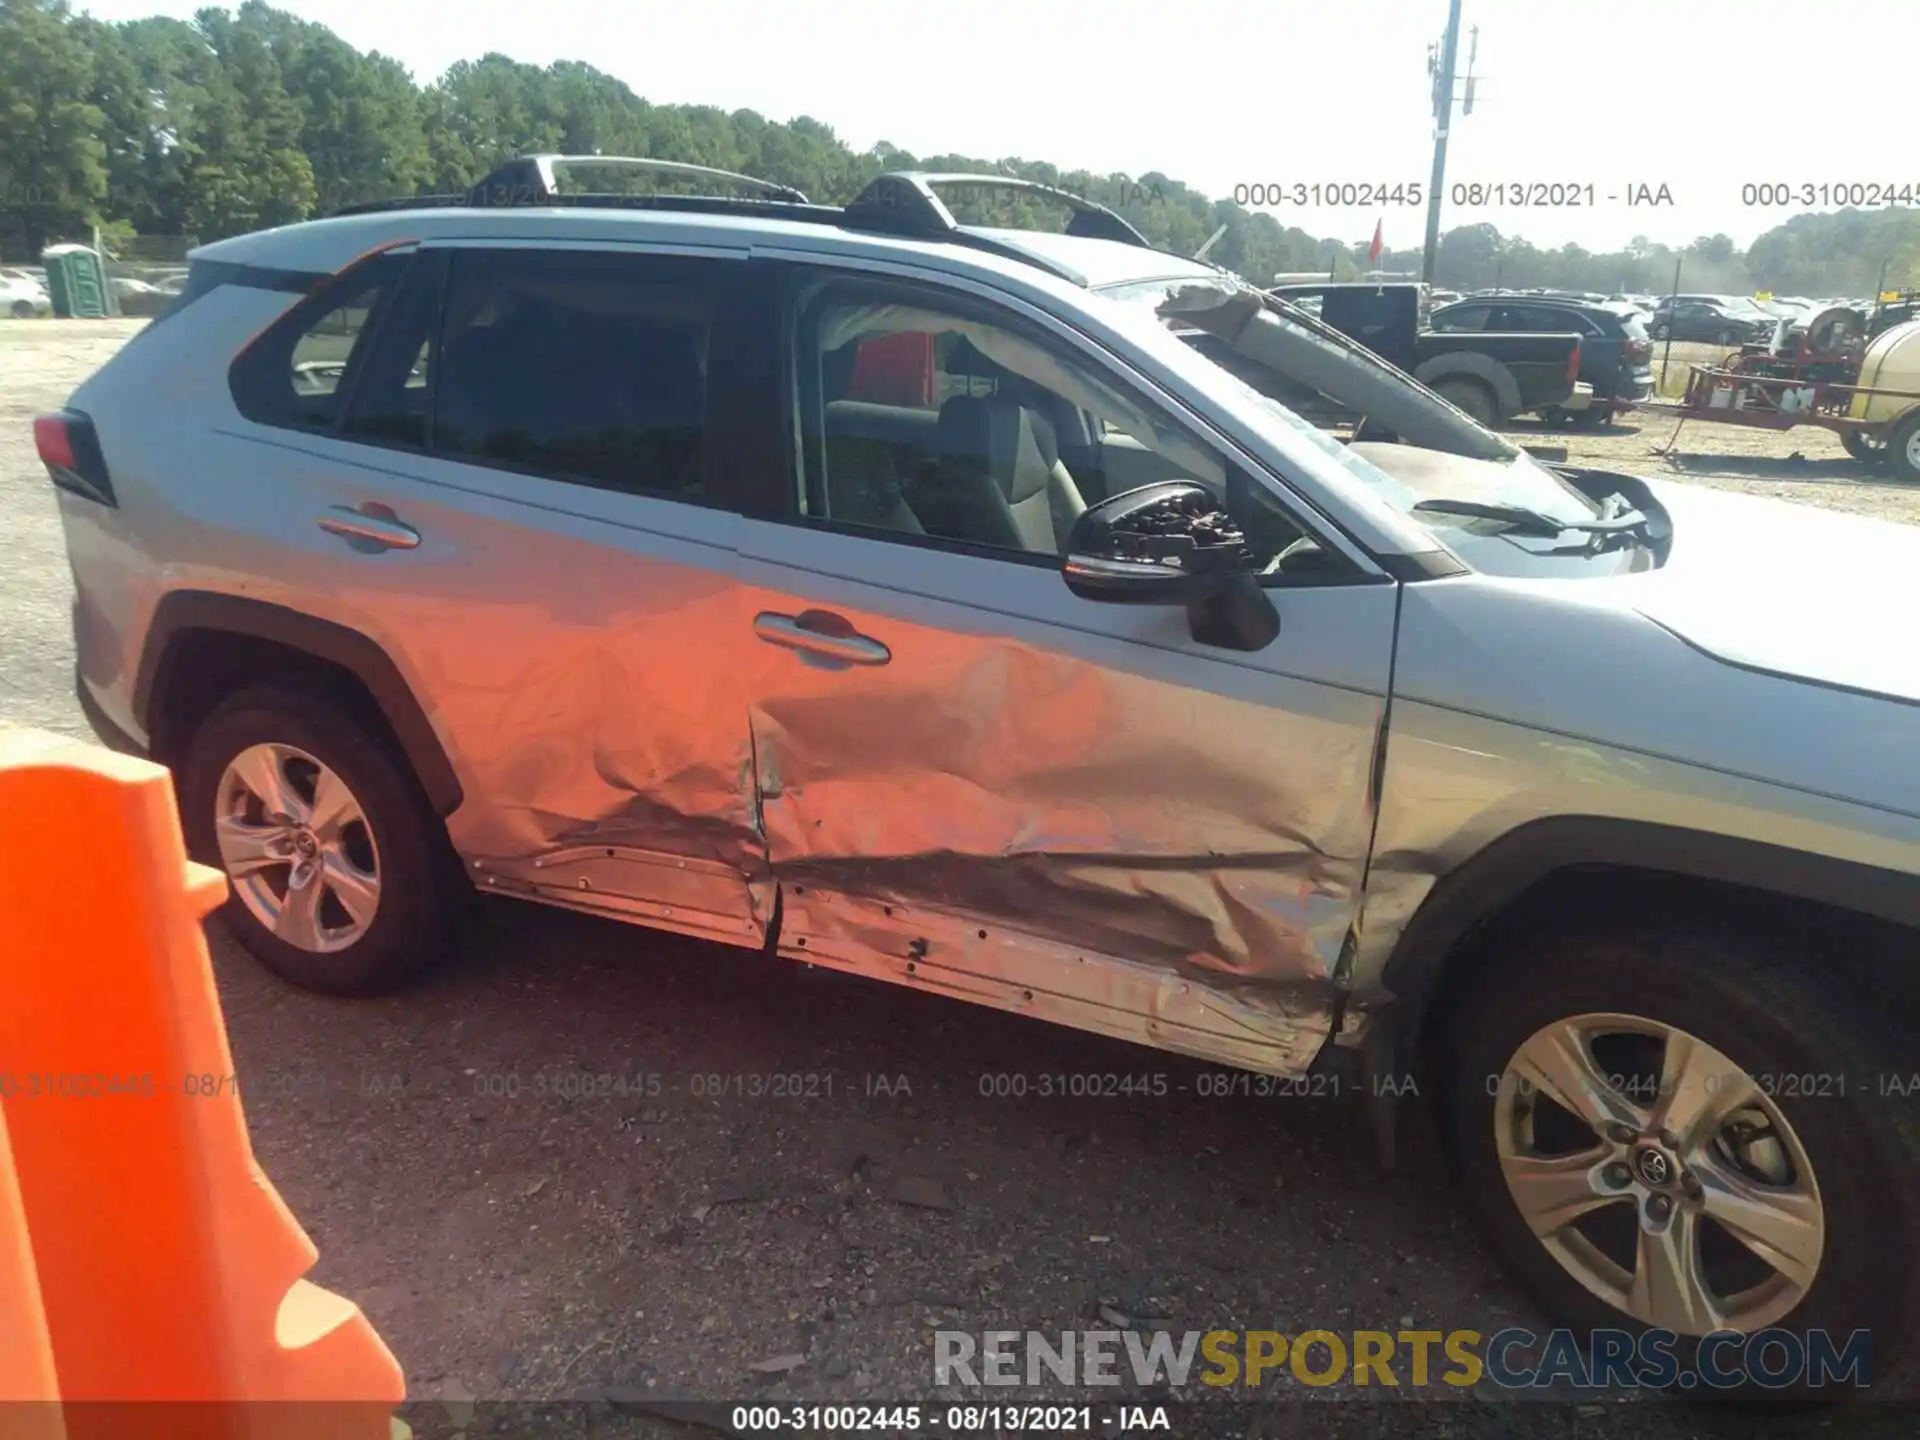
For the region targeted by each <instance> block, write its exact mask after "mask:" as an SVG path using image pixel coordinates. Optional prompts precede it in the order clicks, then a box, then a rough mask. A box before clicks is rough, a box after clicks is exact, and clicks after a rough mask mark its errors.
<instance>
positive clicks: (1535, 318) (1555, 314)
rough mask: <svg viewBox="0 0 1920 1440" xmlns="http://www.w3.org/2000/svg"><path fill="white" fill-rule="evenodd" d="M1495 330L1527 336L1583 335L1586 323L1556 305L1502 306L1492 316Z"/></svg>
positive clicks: (1574, 312) (1570, 311)
mask: <svg viewBox="0 0 1920 1440" xmlns="http://www.w3.org/2000/svg"><path fill="white" fill-rule="evenodd" d="M1493 328H1494V329H1496V330H1518V331H1523V332H1526V333H1529V334H1535V335H1538V334H1553V335H1585V334H1587V333H1588V329H1587V325H1586V322H1584V321H1583V320H1581V318H1580V316H1579V314H1578V313H1577V312H1576V311H1573V310H1565V309H1562V308H1560V307H1559V306H1557V305H1503V306H1501V307H1500V310H1499V313H1497V314H1496V315H1495V316H1494V322H1493Z"/></svg>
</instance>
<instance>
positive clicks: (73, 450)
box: [33, 410, 120, 506]
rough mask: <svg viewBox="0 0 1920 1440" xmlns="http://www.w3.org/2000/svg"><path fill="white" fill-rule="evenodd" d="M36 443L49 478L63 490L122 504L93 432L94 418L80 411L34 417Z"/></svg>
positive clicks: (109, 502) (111, 503)
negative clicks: (115, 491)
mask: <svg viewBox="0 0 1920 1440" xmlns="http://www.w3.org/2000/svg"><path fill="white" fill-rule="evenodd" d="M33 443H34V448H35V449H37V450H38V451H39V452H40V461H41V463H42V464H44V465H45V466H46V467H47V476H48V478H49V479H51V480H52V481H53V483H54V484H55V485H56V486H58V487H59V488H60V489H62V490H65V491H67V492H68V493H69V494H73V495H79V496H81V497H82V498H84V499H87V500H92V501H95V502H97V503H99V504H101V505H115V506H117V505H118V504H119V503H120V501H119V500H118V499H117V498H116V497H115V495H114V493H113V481H112V479H111V478H110V477H109V476H108V475H107V462H106V460H105V458H104V457H103V456H102V455H101V454H100V437H99V436H98V435H96V434H95V433H94V430H93V421H92V420H91V419H89V418H88V417H87V416H85V415H83V414H81V413H80V411H78V410H59V411H56V412H55V413H53V414H51V415H38V416H35V417H34V421H33Z"/></svg>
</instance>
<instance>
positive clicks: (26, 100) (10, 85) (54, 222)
mask: <svg viewBox="0 0 1920 1440" xmlns="http://www.w3.org/2000/svg"><path fill="white" fill-rule="evenodd" d="M94 76H95V57H94V52H93V51H92V50H91V49H90V48H89V47H88V45H87V41H86V31H85V30H83V29H82V28H81V27H80V26H79V25H76V24H75V23H74V20H73V17H72V14H71V12H70V11H69V10H68V8H67V6H66V4H65V0H0V245H4V246H6V248H8V249H16V248H17V249H19V250H23V251H26V252H28V253H32V254H38V253H39V250H40V248H41V247H42V246H43V245H45V244H46V243H47V242H48V241H49V240H50V239H53V238H56V237H58V236H62V235H76V234H80V233H82V232H83V231H84V230H85V229H86V227H88V226H90V225H91V224H92V223H93V222H94V221H96V220H98V219H101V218H104V217H103V216H102V214H101V211H102V208H103V206H104V205H105V203H106V201H107V198H108V176H107V145H106V142H105V141H104V140H103V139H102V138H101V135H102V131H103V130H104V128H105V126H106V121H107V117H106V115H105V113H104V112H103V111H102V110H101V109H100V107H99V106H98V105H96V104H94V103H93V101H92V99H91V98H90V97H91V96H92V95H93V94H94V90H95V86H94Z"/></svg>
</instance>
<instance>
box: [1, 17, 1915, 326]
mask: <svg viewBox="0 0 1920 1440" xmlns="http://www.w3.org/2000/svg"><path fill="white" fill-rule="evenodd" d="M538 151H552V152H560V153H566V154H596V153H598V154H608V155H647V156H657V157H659V158H662V159H672V160H679V161H685V162H690V163H693V164H698V165H708V166H714V167H717V168H720V169H725V170H734V171H739V172H741V173H744V174H749V175H755V176H759V177H761V178H764V179H768V180H775V181H779V182H781V183H783V184H787V185H792V186H795V187H796V188H798V189H800V190H802V191H804V192H805V193H806V194H807V195H808V196H809V197H810V198H812V199H814V200H817V201H822V202H826V203H839V202H844V201H846V200H848V199H851V198H852V196H853V195H855V194H856V193H858V191H859V190H860V188H861V187H862V186H863V185H865V184H866V183H867V181H869V180H871V179H872V178H873V177H874V176H876V175H879V174H881V173H882V172H884V171H887V170H896V169H938V170H969V171H988V172H991V173H998V174H1004V175H1012V176H1017V177H1019V178H1022V179H1028V180H1037V181H1041V182H1043V183H1046V184H1050V185H1056V186H1059V187H1061V188H1064V189H1067V190H1071V191H1074V192H1075V193H1078V194H1081V195H1084V196H1086V197H1087V198H1089V199H1092V200H1097V201H1099V202H1101V203H1102V204H1105V205H1108V206H1109V207H1111V208H1112V209H1115V210H1117V211H1119V212H1120V213H1121V214H1123V215H1125V216H1126V217H1127V218H1128V219H1129V220H1130V221H1131V222H1132V223H1133V224H1134V225H1135V227H1136V228H1138V229H1139V230H1140V231H1141V232H1142V233H1144V234H1145V235H1146V236H1147V237H1148V238H1149V239H1150V240H1152V241H1153V242H1154V243H1155V244H1158V245H1161V246H1164V247H1166V248H1168V249H1172V250H1177V251H1181V252H1183V253H1189V254H1190V253H1192V252H1194V251H1195V250H1197V249H1198V248H1199V247H1200V246H1201V245H1202V244H1203V243H1204V242H1206V241H1207V240H1208V238H1209V237H1211V236H1212V235H1213V234H1214V232H1215V231H1216V230H1221V231H1222V233H1221V234H1220V236H1219V238H1218V240H1216V241H1215V242H1214V244H1213V246H1212V248H1211V249H1210V250H1209V251H1208V258H1209V259H1211V260H1213V261H1215V262H1216V263H1219V264H1222V265H1225V266H1227V267H1228V268H1230V269H1232V270H1235V271H1237V272H1239V273H1240V274H1242V275H1245V276H1247V277H1248V278H1249V279H1253V280H1258V281H1260V282H1262V283H1267V282H1269V281H1270V280H1271V277H1272V276H1273V275H1274V274H1275V273H1276V272H1279V271H1317V272H1318V271H1324V272H1327V273H1331V274H1334V275H1336V276H1337V277H1338V278H1341V279H1352V278H1356V277H1357V276H1359V275H1361V274H1362V273H1364V272H1365V271H1366V270H1367V269H1369V268H1371V266H1372V265H1374V264H1377V268H1380V269H1384V270H1406V271H1414V270H1417V269H1418V268H1419V265H1420V251H1419V250H1418V249H1413V250H1388V251H1387V252H1386V253H1385V254H1383V255H1382V256H1381V257H1380V259H1379V261H1378V262H1369V261H1368V259H1367V249H1368V245H1367V242H1365V241H1359V242H1350V241H1345V240H1337V239H1328V238H1326V237H1323V236H1313V235H1310V234H1308V233H1307V232H1306V231H1304V230H1302V229H1300V228H1298V227H1296V226H1286V225H1282V224H1281V223H1280V222H1279V221H1278V220H1276V219H1275V218H1274V217H1273V216H1272V215H1271V214H1269V213H1266V212H1264V211H1250V210H1248V209H1246V208H1244V207H1242V206H1240V205H1237V204H1235V203H1233V202H1232V201H1231V200H1222V199H1213V198H1210V197H1208V196H1206V195H1204V194H1202V193H1200V192H1199V191H1197V190H1194V189H1193V188H1191V187H1189V186H1187V185H1184V184H1182V183H1181V182H1179V181H1177V180H1175V179H1173V178H1171V177H1169V176H1166V175H1163V174H1159V173H1148V174H1145V175H1139V176H1129V175H1096V174H1091V173H1089V172H1086V171H1080V170H1061V169H1059V168H1057V167H1056V166H1053V165H1049V164H1046V163H1044V162H1041V161H1029V160H1019V159H1000V160H985V159H980V158H978V157H972V156H964V155H926V156H915V155H911V154H908V153H907V152H906V151H904V150H900V149H898V148H896V147H894V146H892V145H888V144H885V143H882V144H879V145H876V146H875V147H873V148H872V149H871V150H867V151H863V152H862V151H855V150H853V149H851V148H850V147H848V146H847V145H846V144H844V143H842V142H841V141H840V139H839V138H838V137H837V136H836V135H835V134H834V132H833V131H832V130H831V129H830V128H829V127H828V126H826V125H823V124H821V123H820V122H818V121H816V120H813V119H809V118H807V117H804V116H803V117H801V118H799V119H796V120H792V121H785V122H783V121H776V120H769V119H767V118H765V117H764V116H761V115H758V114H756V113H754V112H753V111H751V110H736V111H733V112H732V113H728V112H726V111H723V110H720V109H717V108H714V107H711V106H700V105H653V104H650V103H648V102H647V101H646V100H644V99H642V98H641V97H640V96H638V95H636V94H634V93H633V91H632V90H631V89H629V88H628V87H627V86H626V85H625V84H624V83H622V82H621V81H619V80H617V79H615V78H614V77H613V76H611V75H608V74H606V73H605V72H603V71H600V70H597V69H595V68H594V67H593V66H591V65H587V64H585V63H583V62H579V61H564V62H559V63H556V64H553V65H550V66H545V67H542V66H536V65H528V64H522V63H520V62H518V61H515V60H512V59H510V58H508V57H507V56H505V55H499V54H488V55H484V56H482V57H481V58H480V59H478V60H472V61H461V62H460V63H458V64H456V65H454V66H453V67H451V68H450V69H449V70H448V71H447V72H446V73H445V74H444V75H442V76H440V77H439V78H438V79H437V80H435V81H433V82H432V83H430V84H426V85H421V84H417V83H416V82H415V80H414V78H413V77H412V76H411V75H410V74H409V73H408V71H407V70H406V68H405V67H404V66H403V65H401V64H400V63H399V62H398V61H396V60H394V59H392V58H391V57H389V56H385V55H381V54H379V53H377V52H362V51H359V50H356V49H354V48H353V47H352V46H350V45H348V44H347V43H346V42H344V41H343V40H341V39H340V38H339V37H338V36H337V35H335V34H334V33H333V32H332V31H331V30H329V29H328V28H327V27H326V26H324V25H319V24H315V23H312V22H309V21H305V20H301V19H299V18H298V17H296V16H293V15H290V14H287V13H285V12H284V11H280V10H275V9H273V8H272V7H271V6H269V5H267V4H264V3H262V0H246V3H244V4H242V5H241V6H240V8H239V9H238V10H237V11H228V10H220V9H212V8H209V9H204V10H201V11H199V12H198V13H197V14H196V15H195V16H194V18H193V19H192V20H191V21H182V20H174V19H168V18H161V17H154V18H150V19H144V20H132V21H126V22H121V23H106V22H102V21H99V20H95V19H93V18H92V17H90V16H87V15H83V14H75V13H74V12H73V11H72V10H71V8H70V7H69V5H68V4H67V3H66V0H0V257H6V258H10V259H14V260H22V259H31V258H32V257H34V256H36V255H37V254H38V253H39V250H40V249H41V248H42V247H43V246H44V245H46V244H48V243H50V242H52V241H55V240H62V239H82V238H85V237H87V236H88V235H89V234H90V233H91V231H92V229H93V228H94V227H95V226H99V227H101V229H102V230H103V232H104V233H105V234H106V235H107V236H108V237H110V239H118V240H123V241H124V240H128V239H130V238H131V237H134V236H191V237H194V238H195V239H197V240H200V241H209V240H214V239H219V238H221V237H223V236H227V235H234V234H239V233H242V232H244V231H248V230H254V229H259V228H261V227H263V226H269V225H281V224H286V223H289V222H292V221H297V220H302V219H306V218H308V217H309V216H312V215H315V214H324V213H326V212H327V211H328V210H331V209H333V208H335V207H337V206H340V205H346V204H352V203H354V202H356V201H362V200H371V199H381V198H386V197H389V196H398V195H411V194H417V193H422V192H426V193H455V192H459V191H463V190H465V189H467V188H468V187H470V186H471V185H473V184H475V183H477V182H478V181H479V180H480V179H481V178H482V177H483V176H485V175H486V174H487V173H488V171H490V170H491V169H492V168H493V167H494V166H495V165H497V164H498V163H499V162H501V161H502V160H505V159H509V158H511V157H512V156H515V155H519V154H525V153H529V152H538ZM957 208H961V210H962V214H961V218H962V219H966V220H971V221H975V222H983V221H992V222H1000V223H1016V224H1017V223H1035V222H1036V221H1039V220H1041V216H1040V214H1039V212H1041V211H1044V210H1045V209H1047V208H1048V207H1047V206H1046V205H1045V204H1044V203H1041V202H1034V201H1021V200H1018V199H1013V198H1008V197H1005V196H996V197H983V198H978V199H971V200H968V201H966V202H965V203H964V206H962V207H957ZM1223 227H1224V228H1223ZM1676 260H1679V261H1681V262H1682V265H1683V269H1682V285H1683V287H1684V288H1686V289H1689V290H1703V291H1726V292H1743V291H1748V290H1752V289H1756V288H1757V289H1771V290H1774V291H1776V292H1778V293H1781V294H1802V295H1832V294H1860V293H1864V292H1865V291H1866V290H1867V289H1868V288H1870V287H1871V286H1872V285H1873V283H1874V282H1875V280H1876V279H1877V278H1878V277H1879V275H1880V274H1881V269H1882V266H1883V264H1884V265H1885V266H1886V270H1885V274H1886V277H1887V281H1888V283H1889V284H1893V283H1900V282H1905V283H1911V284H1916V285H1920V213H1916V212H1914V211H1901V210H1889V211H1877V212H1862V211H1842V212H1839V213H1838V214H1828V215H1802V216H1799V217H1797V218H1796V219H1794V220H1790V221H1788V222H1787V223H1786V224H1784V225H1781V226H1779V227H1777V228H1775V229H1774V230H1771V231H1769V232H1767V234H1765V235H1763V236H1761V237H1760V238H1759V239H1758V240H1756V241H1755V242H1754V244H1753V245H1752V246H1751V247H1749V248H1748V249H1747V250H1746V251H1745V252H1742V251H1740V250H1739V249H1738V247H1736V246H1735V245H1734V244H1733V242H1732V241H1731V240H1730V239H1728V238H1727V237H1726V236H1724V235H1717V236H1706V237H1702V238H1701V239H1699V240H1696V241H1694V242H1693V243H1692V244H1691V245H1688V246H1685V247H1683V248H1679V249H1676V248H1674V247H1670V246H1667V245H1664V244H1657V243H1654V242H1652V241H1650V240H1647V239H1645V238H1637V239H1635V240H1634V241H1633V242H1632V243H1631V244H1630V245H1629V246H1628V247H1627V248H1626V249H1624V250H1620V251H1616V252H1612V253H1596V252H1589V251H1587V250H1584V249H1582V248H1581V247H1580V246H1577V245H1566V246H1562V247H1560V248H1558V249H1547V248H1540V247H1536V246H1534V245H1532V244H1530V243H1528V242H1527V241H1526V240H1525V239H1523V238H1521V237H1518V236H1510V235H1502V234H1501V233H1500V232H1499V231H1498V230H1496V229H1495V228H1494V227H1493V226H1491V225H1466V226H1461V227H1457V228H1455V229H1453V230H1450V231H1448V232H1447V233H1446V234H1445V235H1444V236H1443V237H1442V238H1441V242H1440V253H1439V257H1438V262H1437V278H1438V280H1439V283H1441V284H1442V285H1449V286H1453V287H1456V288H1477V287H1481V286H1488V285H1494V284H1500V285H1506V286H1511V287H1528V286H1554V287H1566V288H1574V289H1582V290H1599V291H1603V292H1613V291H1619V290H1627V291H1661V290H1664V289H1665V288H1666V286H1667V285H1668V284H1669V283H1670V281H1671V279H1672V276H1673V272H1674V264H1675V261H1676Z"/></svg>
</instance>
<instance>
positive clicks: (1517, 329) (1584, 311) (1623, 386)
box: [1433, 296, 1653, 428]
mask: <svg viewBox="0 0 1920 1440" xmlns="http://www.w3.org/2000/svg"><path fill="white" fill-rule="evenodd" d="M1433 328H1434V329H1435V330H1436V331H1439V332H1441V333H1443V334H1461V335H1478V334H1482V333H1484V332H1486V331H1495V332H1504V333H1508V334H1516V333H1530V334H1542V335H1565V334H1568V333H1572V334H1575V335H1578V336H1579V337H1580V379H1581V380H1584V381H1585V382H1586V383H1587V384H1589V385H1591V386H1592V387H1593V401H1592V403H1591V404H1589V405H1588V406H1587V407H1586V408H1585V409H1581V410H1567V409H1561V408H1557V407H1550V409H1549V411H1548V412H1546V413H1544V414H1543V418H1544V419H1547V420H1549V421H1554V422H1565V423H1571V424H1574V425H1577V426H1580V427H1581V428H1587V427H1590V426H1594V425H1600V424H1612V423H1613V417H1614V416H1615V415H1617V414H1618V413H1619V412H1620V411H1622V410H1626V409H1629V408H1631V407H1632V406H1633V405H1634V404H1636V403H1638V402H1639V401H1642V400H1645V399H1646V398H1647V397H1648V396H1649V395H1651V394H1652V393H1653V341H1652V340H1651V339H1650V338H1648V335H1647V329H1646V326H1644V325H1643V324H1641V321H1640V314H1639V312H1638V311H1636V310H1634V309H1633V308H1632V307H1631V306H1628V305H1608V304H1604V303H1602V304H1597V305H1596V304H1589V303H1586V302H1582V301H1572V300H1557V299H1554V298H1552V297H1550V296H1538V297H1535V296H1527V297H1525V298H1515V299H1511V300H1499V299H1495V300H1464V301H1462V302H1461V303H1460V304H1458V305H1447V306H1443V307H1441V308H1440V309H1438V310H1435V311H1434V312H1433Z"/></svg>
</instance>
